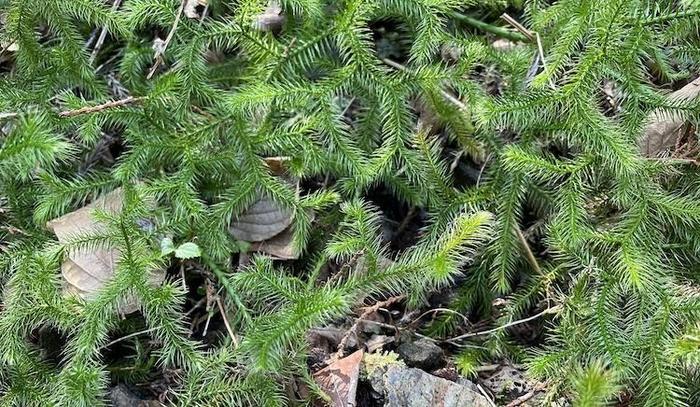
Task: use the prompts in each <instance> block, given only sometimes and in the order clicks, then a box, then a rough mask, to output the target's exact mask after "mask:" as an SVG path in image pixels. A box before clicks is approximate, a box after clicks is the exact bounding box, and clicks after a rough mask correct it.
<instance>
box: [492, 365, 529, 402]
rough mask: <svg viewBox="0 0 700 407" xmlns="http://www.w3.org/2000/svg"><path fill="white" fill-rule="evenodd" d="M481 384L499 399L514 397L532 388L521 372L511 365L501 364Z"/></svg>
mask: <svg viewBox="0 0 700 407" xmlns="http://www.w3.org/2000/svg"><path fill="white" fill-rule="evenodd" d="M483 384H484V386H486V388H488V389H489V390H491V392H492V393H493V394H494V395H495V397H496V400H499V401H504V400H513V399H516V398H518V397H520V396H522V395H523V394H525V393H527V392H528V391H530V390H531V389H532V386H531V384H530V383H529V382H528V380H527V378H526V377H525V375H524V374H523V372H521V371H520V370H518V369H516V368H514V367H512V366H502V367H501V368H500V369H499V370H498V371H496V372H495V373H494V374H493V375H491V376H490V377H489V378H487V379H485V380H483Z"/></svg>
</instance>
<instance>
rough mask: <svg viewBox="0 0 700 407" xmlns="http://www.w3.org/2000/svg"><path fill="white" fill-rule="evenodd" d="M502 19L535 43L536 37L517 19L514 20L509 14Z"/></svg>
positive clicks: (504, 14) (505, 14)
mask: <svg viewBox="0 0 700 407" xmlns="http://www.w3.org/2000/svg"><path fill="white" fill-rule="evenodd" d="M501 18H502V19H504V20H505V21H506V22H507V23H508V24H510V25H512V26H513V28H515V29H516V30H518V31H520V33H521V34H522V35H524V36H526V37H527V39H528V40H530V41H535V36H534V35H533V33H532V31H530V30H528V29H527V28H525V27H524V26H523V25H522V24H520V23H519V22H518V21H517V20H516V19H514V18H513V17H511V16H510V15H508V14H507V13H503V15H501Z"/></svg>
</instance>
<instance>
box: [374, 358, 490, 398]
mask: <svg viewBox="0 0 700 407" xmlns="http://www.w3.org/2000/svg"><path fill="white" fill-rule="evenodd" d="M369 381H370V384H371V385H372V388H373V389H374V390H375V391H378V392H379V393H381V394H382V395H383V399H384V407H403V406H412V407H433V406H438V407H461V406H470V407H489V406H490V404H489V402H488V400H487V399H486V398H485V397H484V396H482V395H481V394H479V393H478V392H476V391H474V390H472V389H470V388H469V387H467V386H462V385H460V384H457V383H454V382H451V381H449V380H445V379H441V378H439V377H436V376H433V375H431V374H428V373H426V372H424V371H422V370H420V369H412V368H407V367H405V366H401V365H400V364H390V365H387V366H385V367H383V368H381V369H376V370H375V371H374V372H373V373H372V374H371V375H370V377H369Z"/></svg>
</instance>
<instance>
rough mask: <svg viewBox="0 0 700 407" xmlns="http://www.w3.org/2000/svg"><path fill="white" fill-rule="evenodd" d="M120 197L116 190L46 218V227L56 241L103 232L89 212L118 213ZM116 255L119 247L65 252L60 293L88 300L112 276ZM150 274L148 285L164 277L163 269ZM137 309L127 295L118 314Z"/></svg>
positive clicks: (122, 197)
mask: <svg viewBox="0 0 700 407" xmlns="http://www.w3.org/2000/svg"><path fill="white" fill-rule="evenodd" d="M123 199H124V193H123V191H122V189H121V188H119V189H116V190H114V191H112V192H110V193H109V194H107V195H104V196H102V197H100V198H98V199H96V200H95V201H94V202H93V203H91V204H89V205H86V206H84V207H82V208H80V209H78V210H76V211H74V212H71V213H68V214H66V215H63V216H61V217H59V218H56V219H53V220H51V221H49V222H48V223H47V225H46V226H47V228H48V229H49V230H51V231H52V232H53V233H54V234H55V235H56V237H57V238H58V241H59V242H60V243H67V242H69V241H70V240H71V239H72V238H74V237H75V236H78V235H90V234H99V233H104V232H105V229H106V226H105V225H104V224H102V223H100V222H98V221H96V220H95V219H94V218H93V216H92V212H93V211H94V210H95V209H100V210H103V211H105V212H108V213H111V214H118V213H119V212H121V211H122V208H123ZM119 255H120V253H119V250H118V249H116V248H97V249H89V250H87V249H84V250H74V251H72V252H71V253H69V254H68V258H67V259H65V260H64V262H63V264H61V276H63V279H64V292H65V293H67V294H74V295H77V296H79V297H81V298H83V299H85V300H90V299H92V298H93V297H94V296H95V295H97V293H98V291H99V290H100V289H101V288H102V287H104V285H105V284H107V282H108V281H109V280H110V279H111V278H112V277H113V276H114V272H115V269H116V262H117V260H118V259H119ZM150 277H151V283H152V284H160V283H161V282H162V281H163V279H164V278H165V272H164V271H158V272H154V273H152V275H151V276H150ZM137 310H138V304H137V302H136V300H135V298H127V299H126V300H125V301H124V302H123V303H122V304H120V306H119V312H120V313H122V314H130V313H132V312H135V311H137Z"/></svg>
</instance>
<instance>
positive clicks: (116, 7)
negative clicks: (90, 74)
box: [90, 0, 122, 65]
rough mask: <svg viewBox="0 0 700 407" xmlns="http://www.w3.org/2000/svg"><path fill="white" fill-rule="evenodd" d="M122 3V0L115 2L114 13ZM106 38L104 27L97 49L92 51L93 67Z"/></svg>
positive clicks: (115, 0)
mask: <svg viewBox="0 0 700 407" xmlns="http://www.w3.org/2000/svg"><path fill="white" fill-rule="evenodd" d="M121 3H122V0H114V3H113V4H112V11H117V9H118V8H119V6H120V5H121ZM105 38H107V27H102V31H100V36H99V37H98V38H97V43H96V44H95V48H93V49H92V55H90V65H92V63H93V62H95V58H97V53H98V52H99V51H100V48H101V47H102V44H104V42H105Z"/></svg>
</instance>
